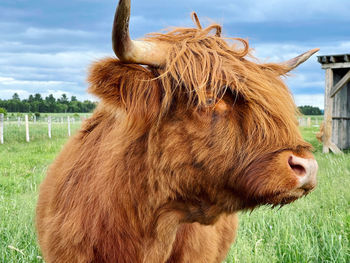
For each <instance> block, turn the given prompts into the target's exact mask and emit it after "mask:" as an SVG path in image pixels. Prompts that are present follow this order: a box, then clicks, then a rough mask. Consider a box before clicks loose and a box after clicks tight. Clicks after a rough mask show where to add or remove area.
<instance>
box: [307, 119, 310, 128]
mask: <svg viewBox="0 0 350 263" xmlns="http://www.w3.org/2000/svg"><path fill="white" fill-rule="evenodd" d="M307 127H311V118H310V117H308V118H307Z"/></svg>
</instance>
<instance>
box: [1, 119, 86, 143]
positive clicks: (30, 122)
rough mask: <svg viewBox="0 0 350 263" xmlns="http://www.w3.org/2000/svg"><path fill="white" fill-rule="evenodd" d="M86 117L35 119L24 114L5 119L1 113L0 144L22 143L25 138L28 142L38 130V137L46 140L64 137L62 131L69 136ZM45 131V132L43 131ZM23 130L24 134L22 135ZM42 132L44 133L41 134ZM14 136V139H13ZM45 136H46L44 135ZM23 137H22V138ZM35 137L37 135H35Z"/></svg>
mask: <svg viewBox="0 0 350 263" xmlns="http://www.w3.org/2000/svg"><path fill="white" fill-rule="evenodd" d="M88 117H89V116H88V115H85V116H79V117H77V116H45V117H41V118H37V117H36V116H35V115H32V116H29V115H28V114H25V115H24V116H21V117H18V116H10V117H5V116H4V114H3V113H1V114H0V144H4V143H6V142H7V141H9V140H10V139H11V140H12V141H16V139H17V141H23V140H24V138H25V141H26V142H30V141H31V138H32V137H33V135H32V134H31V132H32V131H33V130H34V131H33V133H38V131H39V130H40V137H41V138H44V136H45V137H46V138H48V139H51V138H53V137H55V135H56V137H57V136H58V135H59V136H60V137H62V136H64V135H63V134H62V131H64V130H65V132H64V134H65V136H67V137H69V136H71V134H72V132H73V131H75V130H76V129H77V127H79V126H80V123H81V121H83V120H85V119H86V118H88ZM45 129H47V131H45ZM24 130H25V133H24ZM42 131H44V133H42ZM14 134H16V136H15V137H16V138H15V139H13V138H10V137H14ZM44 134H46V135H44ZM5 136H6V137H5ZM22 136H23V137H22ZM36 137H38V135H37V134H36Z"/></svg>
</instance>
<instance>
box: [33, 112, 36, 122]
mask: <svg viewBox="0 0 350 263" xmlns="http://www.w3.org/2000/svg"><path fill="white" fill-rule="evenodd" d="M33 122H34V123H36V115H35V114H34V116H33Z"/></svg>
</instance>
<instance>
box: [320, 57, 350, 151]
mask: <svg viewBox="0 0 350 263" xmlns="http://www.w3.org/2000/svg"><path fill="white" fill-rule="evenodd" d="M318 62H319V63H321V64H322V68H323V69H325V70H326V86H325V100H324V131H323V137H322V141H323V152H324V153H328V152H329V149H330V150H331V151H332V152H334V153H341V150H343V149H348V148H350V54H343V55H325V56H318Z"/></svg>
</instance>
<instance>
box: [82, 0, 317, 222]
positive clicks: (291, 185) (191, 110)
mask: <svg viewBox="0 0 350 263" xmlns="http://www.w3.org/2000/svg"><path fill="white" fill-rule="evenodd" d="M129 16H130V1H127V0H125V1H123V0H121V1H120V2H119V6H118V8H117V12H116V16H115V21H114V27H113V49H114V51H115V53H116V55H117V56H118V58H119V60H116V59H106V60H103V61H102V62H99V63H96V64H95V65H94V66H93V67H92V70H91V74H90V78H89V81H90V82H91V84H92V85H91V87H90V91H91V92H92V93H94V94H96V95H98V96H99V97H101V99H102V103H104V104H105V105H109V106H110V108H113V107H114V108H115V109H118V110H119V111H120V110H122V111H123V112H124V113H123V114H124V115H125V116H124V118H125V119H126V120H127V121H125V122H126V124H125V125H126V126H125V127H126V130H127V131H128V132H127V133H126V136H129V137H130V138H132V137H133V135H135V136H134V137H133V138H132V139H130V140H136V139H137V138H143V140H146V141H147V149H145V150H144V152H143V154H145V155H147V164H148V165H149V167H148V169H150V170H152V172H150V174H153V175H152V177H151V178H149V179H148V182H150V184H151V185H152V187H153V188H152V190H149V191H154V192H155V193H156V192H161V193H162V195H164V196H167V198H168V200H173V201H174V205H175V203H176V205H177V206H179V207H182V209H183V210H186V211H187V212H188V213H187V221H201V222H203V223H210V222H211V218H215V215H217V214H219V213H222V212H232V211H235V210H238V209H245V208H253V207H255V206H257V205H261V204H272V205H279V204H282V205H283V204H287V203H290V202H292V201H294V200H296V199H297V198H299V197H301V196H303V195H305V194H307V193H309V192H310V191H311V190H312V189H313V188H314V187H315V184H316V173H317V163H316V161H315V160H314V158H313V156H312V154H311V153H310V148H311V146H310V144H309V143H307V142H305V141H304V140H303V139H302V137H301V134H300V132H299V130H298V125H297V120H296V115H297V110H296V107H295V104H294V102H293V99H292V96H291V94H290V91H289V90H288V88H287V87H286V85H285V84H284V82H283V81H282V77H283V76H284V75H285V74H286V73H287V72H289V71H290V70H292V69H293V68H295V67H296V66H298V65H299V64H301V63H302V62H304V61H305V60H306V59H308V58H309V57H310V56H311V55H312V54H313V53H315V52H316V51H317V50H318V49H314V50H310V51H308V52H306V53H304V54H302V55H300V56H298V57H296V58H294V59H291V60H289V61H287V62H284V63H279V64H274V63H268V64H259V63H255V62H253V59H252V56H251V54H250V52H249V47H248V43H247V41H245V40H243V39H232V40H234V41H235V42H237V43H239V44H241V46H242V47H241V48H238V47H235V46H234V45H233V46H230V45H229V44H228V43H227V41H225V39H223V38H222V37H221V27H220V26H219V25H216V24H214V25H211V26H209V27H207V28H202V27H201V25H200V23H199V21H198V18H197V16H196V15H195V14H193V18H194V21H195V22H196V24H197V28H177V29H174V30H173V31H170V32H168V33H164V34H153V35H150V36H148V37H147V38H146V39H144V40H143V41H134V40H131V39H130V37H129V30H128V23H129ZM212 32H214V33H212ZM246 57H250V58H251V59H246ZM139 64H142V65H147V66H148V67H144V66H140V65H139ZM121 115H122V114H119V115H118V116H119V118H121V117H120V116H121ZM145 138H147V139H145ZM150 196H153V194H150ZM204 214H205V215H206V216H203V215H204ZM211 216H212V217H211ZM203 218H205V219H203Z"/></svg>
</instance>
